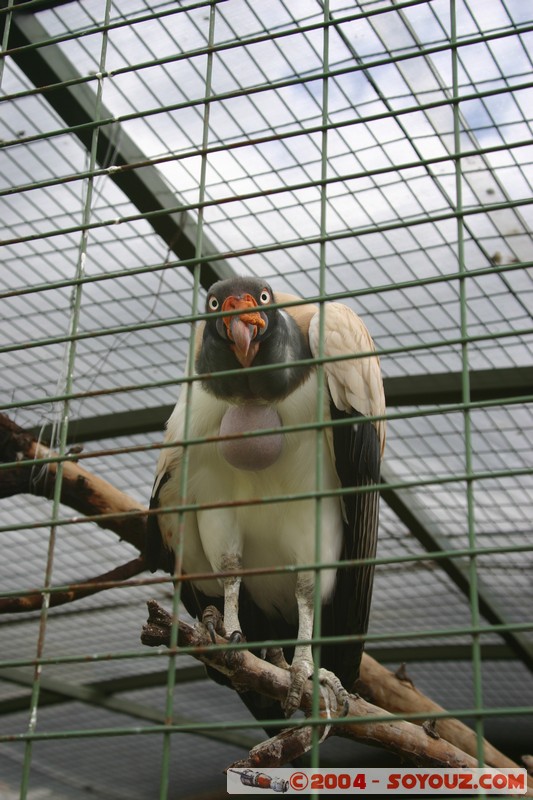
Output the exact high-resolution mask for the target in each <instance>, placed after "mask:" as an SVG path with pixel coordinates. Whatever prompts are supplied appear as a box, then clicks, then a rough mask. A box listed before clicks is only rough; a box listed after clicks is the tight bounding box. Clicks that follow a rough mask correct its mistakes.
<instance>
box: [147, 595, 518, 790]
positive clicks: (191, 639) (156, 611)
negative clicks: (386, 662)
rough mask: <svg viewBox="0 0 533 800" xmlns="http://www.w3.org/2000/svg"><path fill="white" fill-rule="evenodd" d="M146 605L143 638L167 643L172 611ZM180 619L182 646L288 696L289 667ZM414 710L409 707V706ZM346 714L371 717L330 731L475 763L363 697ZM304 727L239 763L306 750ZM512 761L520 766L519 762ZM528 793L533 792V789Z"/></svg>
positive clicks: (416, 758)
mask: <svg viewBox="0 0 533 800" xmlns="http://www.w3.org/2000/svg"><path fill="white" fill-rule="evenodd" d="M148 610H149V617H148V622H147V624H146V625H145V626H144V628H143V632H142V635H141V641H142V642H143V643H144V644H146V645H149V646H152V647H156V646H161V645H162V644H163V645H167V646H168V645H169V644H170V633H171V628H172V617H171V615H170V614H168V613H167V612H166V611H165V610H164V609H162V608H161V606H160V605H159V604H158V603H157V602H156V601H155V600H151V601H149V602H148ZM177 624H178V643H179V644H180V645H181V646H187V647H192V648H194V651H193V653H192V655H193V656H194V657H195V658H197V659H199V660H200V661H202V662H204V663H205V664H208V665H209V666H210V667H213V668H215V669H217V670H218V671H219V672H221V673H223V674H224V675H226V676H227V677H228V678H229V679H230V680H231V682H232V683H234V685H235V686H238V687H239V690H240V691H243V690H251V691H255V692H259V693H261V694H263V695H266V696H267V697H271V698H273V699H275V700H278V701H282V700H284V698H285V696H286V694H287V691H288V688H289V673H288V672H287V670H283V669H280V668H279V667H276V666H274V665H273V664H270V663H269V662H267V661H264V660H263V659H261V658H258V657H257V656H255V655H253V654H252V653H250V652H249V651H247V650H238V651H235V652H233V653H232V655H231V658H228V657H227V653H225V652H224V651H220V650H216V651H215V652H213V650H212V648H211V640H210V638H209V636H208V634H207V631H206V630H205V629H204V628H203V626H201V625H195V626H191V625H189V624H187V623H185V622H183V621H182V620H179V621H178V623H177ZM216 643H217V644H227V642H226V640H225V639H223V638H221V637H217V639H216ZM312 696H313V687H312V683H311V681H308V682H307V685H306V687H305V690H304V694H303V697H302V702H301V706H300V708H301V709H302V710H303V711H304V712H307V713H309V712H310V711H311V708H312ZM412 710H413V709H412V708H411V709H410V711H412ZM321 711H322V714H325V711H326V709H325V705H324V701H323V700H321ZM348 715H349V716H350V717H352V716H353V717H363V718H365V717H366V718H367V719H366V720H365V721H363V722H350V721H349V720H347V721H345V722H344V721H343V718H339V717H337V718H336V719H335V718H334V719H333V720H331V721H330V722H331V723H332V724H331V731H330V733H329V735H331V736H335V735H338V736H343V737H346V738H349V739H355V740H356V741H359V742H365V743H366V744H371V745H375V746H378V747H383V748H385V749H387V750H389V751H391V752H394V753H396V754H398V755H401V756H402V757H404V758H407V759H408V760H409V761H410V762H412V763H414V764H417V765H420V766H422V765H423V766H431V767H451V768H455V767H457V768H459V767H468V768H473V767H476V766H477V760H476V758H475V757H474V756H472V755H469V754H468V753H465V752H463V751H462V750H460V749H459V748H458V747H456V746H455V745H453V744H451V743H450V742H448V741H446V740H445V739H443V738H441V737H440V736H438V737H437V738H434V737H433V736H429V735H428V734H427V733H426V731H425V730H424V728H423V727H422V726H420V725H415V724H414V723H412V722H406V721H404V720H401V719H397V718H393V717H392V715H391V719H390V721H389V720H387V719H385V720H380V719H372V718H373V717H384V716H387V715H388V712H387V711H384V709H383V708H380V707H379V706H376V705H374V704H372V703H369V702H368V701H367V700H364V699H363V698H362V697H359V696H355V695H350V699H349V711H348ZM333 723H334V724H333ZM328 724H329V723H328ZM300 730H301V729H300V727H298V728H294V729H292V730H291V729H289V730H288V731H283V732H282V734H280V735H278V736H276V737H273V738H272V739H270V740H268V741H267V742H263V743H261V744H260V745H258V746H257V747H256V748H254V749H253V750H252V751H251V753H250V755H249V758H248V759H246V760H245V761H243V762H239V766H256V767H266V766H282V765H283V764H285V763H287V761H288V760H290V759H291V758H293V757H294V753H299V752H304V751H305V749H306V747H307V746H308V744H309V734H301V733H300ZM302 748H303V749H302ZM494 766H499V765H494ZM513 766H514V767H515V768H516V767H517V765H516V764H514V765H513ZM528 796H533V792H532V793H531V794H530V795H528Z"/></svg>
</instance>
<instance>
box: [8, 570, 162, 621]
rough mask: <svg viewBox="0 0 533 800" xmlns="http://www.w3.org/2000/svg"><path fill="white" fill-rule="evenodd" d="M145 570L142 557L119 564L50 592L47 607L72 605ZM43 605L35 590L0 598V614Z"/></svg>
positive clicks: (37, 590) (40, 594) (40, 592)
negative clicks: (66, 587)
mask: <svg viewBox="0 0 533 800" xmlns="http://www.w3.org/2000/svg"><path fill="white" fill-rule="evenodd" d="M145 569H146V566H145V563H144V557H143V556H138V557H137V558H134V559H132V561H128V562H127V563H126V564H121V566H120V567H116V568H115V569H112V570H109V572H104V573H103V574H102V575H98V576H96V577H94V578H88V579H87V580H86V581H85V582H84V583H75V584H72V585H71V586H69V587H68V589H65V590H64V591H59V592H52V593H51V594H50V602H49V606H50V607H51V608H52V607H54V606H62V605H64V604H65V603H72V602H73V601H74V600H80V599H81V598H82V597H89V596H90V595H92V594H96V593H97V592H101V591H104V590H105V589H109V588H110V587H109V584H110V583H121V582H122V581H125V580H128V578H133V577H134V576H135V575H139V573H140V572H143V571H144V570H145ZM42 604H43V590H42V589H35V590H34V591H29V592H26V593H25V594H24V595H21V596H19V597H2V598H0V614H20V613H24V612H28V611H36V610H38V609H40V608H41V606H42Z"/></svg>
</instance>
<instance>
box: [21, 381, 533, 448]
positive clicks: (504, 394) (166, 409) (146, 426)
mask: <svg viewBox="0 0 533 800" xmlns="http://www.w3.org/2000/svg"><path fill="white" fill-rule="evenodd" d="M461 378H462V376H461V374H460V373H459V372H447V373H438V374H435V375H412V376H408V377H405V378H404V377H403V376H402V377H395V378H385V380H384V384H385V396H386V398H387V405H388V407H389V408H394V407H397V406H406V405H408V406H410V405H421V406H426V405H428V406H431V405H440V404H443V403H460V402H461V400H462V389H461ZM470 381H471V387H472V390H471V399H472V402H478V401H483V400H497V399H498V398H505V399H507V398H511V397H527V396H531V391H532V387H533V367H516V368H514V369H492V370H477V371H473V372H471V373H470ZM173 408H174V404H169V405H163V406H156V407H154V408H140V409H136V410H134V411H124V412H119V413H115V414H102V415H99V416H97V417H89V418H87V419H78V420H72V421H71V422H70V424H69V441H70V442H71V443H72V444H73V443H74V442H89V441H94V440H97V439H107V438H111V437H114V436H135V435H137V434H142V433H148V432H153V431H162V430H163V428H164V426H165V423H166V421H167V419H168V418H169V416H170V415H171V413H172V409H173ZM34 433H35V435H41V438H42V439H43V440H44V441H48V440H49V439H50V435H51V428H50V427H48V428H45V429H44V431H43V430H42V429H41V428H39V429H38V430H37V429H35V431H34Z"/></svg>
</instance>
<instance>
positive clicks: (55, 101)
mask: <svg viewBox="0 0 533 800" xmlns="http://www.w3.org/2000/svg"><path fill="white" fill-rule="evenodd" d="M47 38H48V34H47V32H46V30H45V28H43V26H42V25H41V24H40V22H38V20H37V19H35V17H33V16H32V15H31V14H23V13H17V14H14V16H13V18H12V20H11V27H10V38H9V48H10V49H13V48H20V47H25V46H26V45H33V44H37V43H40V42H45V41H46V40H47ZM12 58H13V60H14V61H15V62H16V64H17V65H18V66H19V68H20V69H21V70H22V71H23V72H24V74H25V75H26V76H27V77H28V78H29V79H30V80H31V82H32V83H33V84H34V85H35V86H36V87H38V88H39V87H43V88H44V87H48V86H54V87H55V84H61V83H63V82H66V81H73V80H76V79H78V78H80V77H81V76H80V74H79V73H78V72H77V71H76V69H75V68H74V66H73V64H72V63H71V62H70V61H69V59H68V58H67V57H66V56H65V55H64V53H63V52H62V51H61V49H60V47H59V46H58V45H54V44H52V45H47V46H45V47H38V48H34V49H30V50H22V51H18V52H14V53H13V55H12ZM43 97H44V98H45V99H46V101H47V102H48V103H49V104H50V105H51V106H52V108H54V110H55V111H56V112H57V113H58V114H59V116H60V117H61V118H62V119H63V120H64V122H65V125H66V126H67V127H71V126H79V125H88V127H87V128H85V129H84V128H81V129H77V130H76V131H74V133H75V135H76V136H77V137H78V139H79V140H80V142H81V143H82V144H83V145H84V147H85V148H87V150H90V148H91V142H92V132H93V127H92V125H91V123H93V122H94V119H95V110H96V108H97V102H96V93H95V92H94V91H93V89H92V87H91V86H90V85H89V84H87V83H79V84H74V85H71V86H57V87H55V88H53V89H49V90H47V91H46V92H43ZM113 117H114V115H113V114H112V113H111V112H110V111H109V109H107V108H105V106H103V105H101V106H100V118H101V119H113ZM110 153H113V163H112V165H111V166H112V167H113V169H112V170H111V171H110V173H109V177H110V179H111V180H113V181H114V182H115V183H116V185H117V186H118V187H119V188H120V189H121V190H122V191H123V192H124V194H125V195H126V196H127V197H128V199H129V200H130V201H131V202H132V203H133V205H134V206H135V207H136V208H137V209H138V210H139V212H140V213H142V214H148V215H149V216H147V221H148V222H149V223H150V225H151V226H152V228H153V229H154V231H155V232H156V233H157V234H158V235H159V236H161V238H162V239H163V240H164V241H165V243H166V244H167V246H168V248H169V250H171V251H172V252H173V253H174V254H175V255H176V256H177V258H178V259H183V260H185V259H194V258H195V257H196V255H197V253H196V242H197V235H198V226H197V224H196V222H195V220H194V217H193V216H192V214H191V213H190V212H188V211H185V210H183V211H179V212H177V213H176V212H175V213H170V212H169V213H164V212H165V209H176V207H178V206H179V205H180V199H179V197H177V196H176V194H175V193H174V192H173V191H172V190H171V189H170V187H169V185H168V184H167V183H166V181H165V180H164V179H163V177H162V175H161V174H160V173H159V172H158V170H157V169H156V167H154V166H152V165H150V159H149V158H148V156H147V155H146V153H144V152H143V151H142V150H141V149H140V148H139V147H138V146H137V144H135V142H134V141H133V140H132V139H131V138H130V137H129V136H128V134H127V133H126V131H125V130H124V129H123V127H122V126H121V125H120V123H118V122H113V124H109V125H104V126H102V127H101V128H100V131H99V135H98V147H97V154H96V156H97V160H98V163H99V164H100V165H101V166H104V167H106V166H109V154H110ZM134 165H138V167H135V168H133V167H134ZM153 212H162V213H155V214H154V213H153ZM201 241H202V254H203V255H205V256H206V260H205V261H203V262H202V264H201V267H202V269H201V273H200V281H201V284H202V286H203V287H204V288H205V289H207V288H209V286H211V284H212V283H214V282H215V281H217V280H220V279H222V278H229V277H233V276H234V274H235V273H234V271H233V269H232V268H231V267H230V266H229V265H228V264H227V263H226V262H225V261H220V260H218V261H217V260H215V259H211V258H209V254H210V253H215V252H216V248H215V246H214V245H213V244H212V243H211V242H210V241H209V239H208V237H207V236H206V235H205V233H202V239H201ZM188 268H189V269H191V271H192V269H193V268H192V267H188Z"/></svg>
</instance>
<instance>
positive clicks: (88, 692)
mask: <svg viewBox="0 0 533 800" xmlns="http://www.w3.org/2000/svg"><path fill="white" fill-rule="evenodd" d="M200 670H201V673H202V677H203V675H204V674H205V670H204V669H203V667H200V669H199V670H198V672H197V673H195V675H194V676H193V677H194V679H197V678H199V677H200ZM181 671H182V670H177V671H176V676H177V679H178V682H179V676H180V672H181ZM189 676H191V673H189ZM149 677H152V676H149ZM164 677H165V680H164V682H163V681H161V682H160V683H158V684H157V685H165V684H166V677H167V675H166V673H165V676H164ZM0 678H1V679H2V680H6V681H9V682H10V683H15V684H17V685H19V686H27V687H28V688H30V689H31V687H32V685H33V675H32V674H31V672H27V671H24V670H20V669H8V668H6V669H2V670H0ZM120 681H121V682H122V683H123V684H124V686H123V687H121V688H123V689H124V691H126V690H127V688H128V686H127V678H121V679H120ZM40 683H41V690H42V695H43V697H42V701H41V700H40V702H39V705H54V704H56V703H61V702H67V701H77V702H80V703H86V704H88V705H92V706H98V707H99V708H105V709H107V710H108V711H112V712H114V713H116V714H125V715H126V716H129V717H134V718H135V719H141V720H143V721H144V722H151V723H154V724H156V725H164V724H165V722H166V715H165V714H164V713H163V712H160V711H157V710H155V709H153V708H149V707H148V706H146V705H144V704H141V703H135V702H133V701H132V700H122V699H121V698H119V697H114V696H113V695H110V694H109V687H106V682H103V683H102V684H101V685H99V684H98V683H96V684H85V685H83V684H76V683H69V682H68V681H65V680H64V679H63V678H61V679H58V678H50V677H47V676H46V675H41V678H40ZM152 685H153V684H152ZM130 688H131V687H130ZM29 699H30V695H28V696H27V697H26V698H22V699H21V698H15V699H14V700H13V701H10V700H5V701H3V703H2V704H0V706H2V709H1V711H0V713H13V712H14V711H16V710H27V708H28V707H29ZM21 701H23V702H24V701H25V705H24V709H21V708H20V702H21ZM10 704H11V705H10ZM173 722H174V723H175V724H179V725H182V724H183V725H186V724H188V723H189V722H191V723H193V722H196V721H195V720H190V719H187V718H186V717H182V716H178V715H174V716H173ZM194 733H197V734H198V735H199V736H204V737H206V738H208V739H214V740H216V741H219V742H223V743H224V744H231V745H235V746H237V747H243V748H244V749H245V750H250V749H251V748H252V747H253V746H254V744H255V742H254V741H252V740H250V739H249V738H247V737H246V736H241V735H240V734H238V733H233V732H231V731H214V730H213V731H207V730H206V731H196V730H195V731H194Z"/></svg>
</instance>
